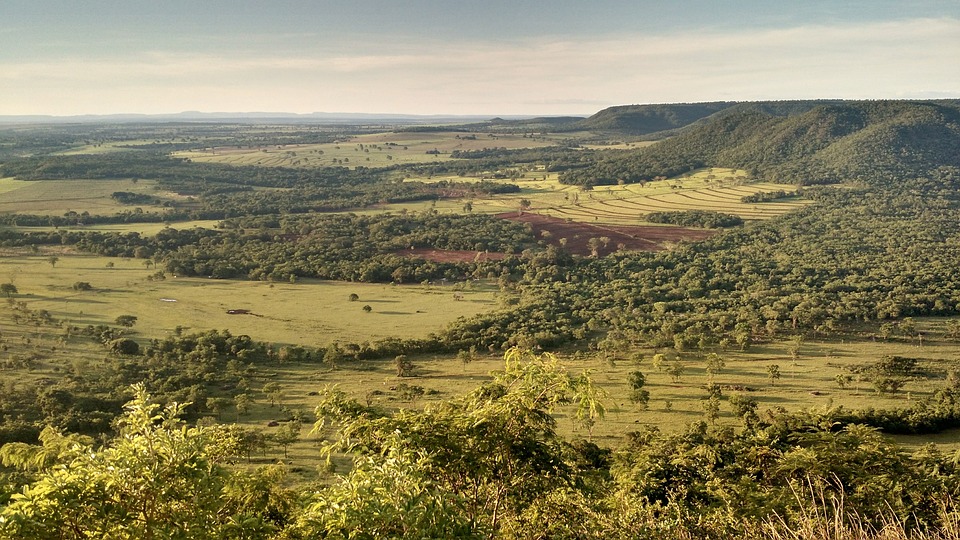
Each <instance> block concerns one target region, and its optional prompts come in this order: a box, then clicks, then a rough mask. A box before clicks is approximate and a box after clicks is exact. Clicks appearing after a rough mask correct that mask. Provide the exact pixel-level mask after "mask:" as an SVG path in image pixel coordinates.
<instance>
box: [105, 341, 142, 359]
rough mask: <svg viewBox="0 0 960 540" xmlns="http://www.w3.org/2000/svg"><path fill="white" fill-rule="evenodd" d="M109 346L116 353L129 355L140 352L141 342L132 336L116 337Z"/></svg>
mask: <svg viewBox="0 0 960 540" xmlns="http://www.w3.org/2000/svg"><path fill="white" fill-rule="evenodd" d="M107 346H108V347H109V349H110V351H111V352H113V353H114V354H120V355H127V356H132V355H137V354H140V344H139V343H137V342H136V341H134V340H132V339H130V338H118V339H114V340H112V341H110V343H109V344H108V345H107Z"/></svg>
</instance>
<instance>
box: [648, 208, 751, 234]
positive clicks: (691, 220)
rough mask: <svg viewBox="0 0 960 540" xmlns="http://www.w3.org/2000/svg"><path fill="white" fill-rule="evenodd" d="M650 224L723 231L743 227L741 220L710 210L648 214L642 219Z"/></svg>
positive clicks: (738, 217) (731, 215) (737, 217)
mask: <svg viewBox="0 0 960 540" xmlns="http://www.w3.org/2000/svg"><path fill="white" fill-rule="evenodd" d="M643 219H644V220H645V221H650V222H652V223H668V224H670V225H680V226H682V227H700V228H703V229H725V228H727V227H736V226H738V225H743V218H741V217H740V216H735V215H733V214H725V213H723V212H715V211H712V210H677V211H667V212H650V213H649V214H647V215H646V216H644V218H643Z"/></svg>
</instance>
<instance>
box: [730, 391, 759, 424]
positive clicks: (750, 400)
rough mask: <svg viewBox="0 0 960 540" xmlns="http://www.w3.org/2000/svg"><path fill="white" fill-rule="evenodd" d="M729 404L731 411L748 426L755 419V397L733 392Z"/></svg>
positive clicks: (756, 404)
mask: <svg viewBox="0 0 960 540" xmlns="http://www.w3.org/2000/svg"><path fill="white" fill-rule="evenodd" d="M729 401H730V406H731V407H733V412H734V414H736V415H737V416H739V417H740V418H742V419H743V420H744V422H745V423H746V424H747V425H748V426H750V425H753V424H754V423H755V422H756V420H757V406H758V403H757V398H755V397H753V396H747V395H744V394H733V395H731V396H730V400H729Z"/></svg>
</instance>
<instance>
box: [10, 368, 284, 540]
mask: <svg viewBox="0 0 960 540" xmlns="http://www.w3.org/2000/svg"><path fill="white" fill-rule="evenodd" d="M125 411H126V412H125V413H124V415H123V416H122V417H121V418H120V420H119V422H118V429H119V436H118V437H116V438H115V439H113V440H112V441H111V442H110V443H109V444H108V445H107V446H104V447H102V448H94V447H93V446H92V444H91V443H89V442H85V441H80V440H76V439H72V440H69V441H68V440H61V438H62V436H61V435H59V434H55V433H48V434H47V435H46V436H45V438H44V440H43V444H44V446H43V451H40V452H38V453H37V454H36V455H37V456H38V457H37V458H34V459H32V460H29V461H28V462H27V463H23V462H21V463H20V464H21V465H27V464H31V466H32V467H34V468H39V469H40V472H39V473H38V474H37V477H36V480H35V481H32V482H31V483H30V484H29V485H27V486H26V487H25V488H24V490H23V492H22V493H18V494H15V495H13V497H12V499H11V502H10V503H9V504H8V505H6V506H5V507H4V508H3V509H2V512H0V517H2V520H0V537H2V538H77V539H79V538H89V537H97V538H117V539H124V538H129V539H142V538H212V537H214V538H215V537H227V531H228V530H229V529H230V528H231V527H233V526H234V525H235V524H236V523H237V522H238V521H239V520H249V521H252V522H253V523H249V521H248V524H249V526H246V527H244V528H245V529H246V531H247V533H246V534H247V536H244V537H245V538H265V537H266V535H265V534H257V531H258V530H259V531H260V532H261V533H266V532H268V531H270V530H272V529H273V527H272V526H270V525H269V523H268V522H267V520H266V519H265V518H266V516H265V515H264V514H263V513H260V514H258V513H257V510H258V509H253V508H244V509H243V510H254V512H252V513H247V512H244V514H232V513H230V510H231V508H230V507H231V502H233V503H234V504H236V503H237V502H239V501H231V498H232V497H231V493H230V490H229V488H228V486H229V482H228V479H227V475H226V473H225V471H224V469H222V467H221V466H220V465H218V464H217V463H215V462H214V461H212V460H211V459H210V456H209V455H208V454H207V447H208V444H209V441H210V440H209V437H208V435H207V434H206V433H205V432H204V431H203V430H202V429H198V428H188V427H187V426H185V425H183V424H182V423H181V422H180V421H179V420H178V418H177V417H178V416H179V414H180V413H181V411H182V406H180V405H176V404H171V405H168V406H167V407H164V408H161V407H160V406H159V405H157V404H154V403H151V402H150V398H149V396H148V395H147V393H146V392H145V391H144V389H143V388H142V387H137V388H135V397H134V399H133V400H132V401H131V402H129V403H128V404H127V405H126V407H125ZM3 453H4V455H7V454H10V453H12V452H11V451H10V450H7V447H4V450H3ZM20 453H22V451H20ZM53 453H56V455H55V456H54V455H52V454H53ZM39 456H44V457H42V458H40V457H39ZM5 461H7V462H12V460H7V459H5ZM241 506H242V505H241ZM234 509H236V510H240V509H241V508H234ZM259 510H260V511H261V512H262V510H263V509H259ZM225 511H226V512H225ZM254 524H255V525H256V526H253V525H254Z"/></svg>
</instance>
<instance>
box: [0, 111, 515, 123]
mask: <svg viewBox="0 0 960 540" xmlns="http://www.w3.org/2000/svg"><path fill="white" fill-rule="evenodd" d="M526 118H530V117H529V116H507V117H502V118H500V120H506V121H510V120H522V119H526ZM489 119H490V116H480V115H472V116H470V115H466V116H457V115H416V114H390V113H325V112H314V113H308V114H297V113H285V112H209V113H208V112H198V111H186V112H181V113H175V114H86V115H77V116H52V115H0V123H7V124H14V123H16V124H28V123H31V124H32V123H96V122H225V123H229V122H241V123H242V122H252V123H258V122H288V123H290V122H294V123H295V122H322V123H343V124H366V123H376V124H441V123H442V124H445V123H475V122H484V121H488V120H489Z"/></svg>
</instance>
